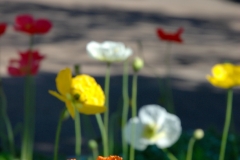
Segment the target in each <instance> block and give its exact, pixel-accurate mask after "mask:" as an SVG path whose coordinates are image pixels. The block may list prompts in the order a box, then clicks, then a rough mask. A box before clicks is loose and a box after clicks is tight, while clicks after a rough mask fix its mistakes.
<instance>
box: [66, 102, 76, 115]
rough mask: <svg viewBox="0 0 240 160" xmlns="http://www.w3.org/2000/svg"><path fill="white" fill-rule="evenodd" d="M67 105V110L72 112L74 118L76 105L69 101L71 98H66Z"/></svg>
mask: <svg viewBox="0 0 240 160" xmlns="http://www.w3.org/2000/svg"><path fill="white" fill-rule="evenodd" d="M65 105H66V107H67V110H68V112H69V113H70V115H71V117H72V118H74V117H75V110H74V106H73V105H72V102H71V101H69V100H66V101H65Z"/></svg>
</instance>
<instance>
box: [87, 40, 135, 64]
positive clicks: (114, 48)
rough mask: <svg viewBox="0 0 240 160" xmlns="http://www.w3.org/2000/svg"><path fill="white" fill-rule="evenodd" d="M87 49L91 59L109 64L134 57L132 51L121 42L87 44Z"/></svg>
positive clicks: (92, 42) (93, 42)
mask: <svg viewBox="0 0 240 160" xmlns="http://www.w3.org/2000/svg"><path fill="white" fill-rule="evenodd" d="M86 49H87V52H88V54H89V55H90V56H91V57H93V58H95V59H97V60H100V61H104V62H108V63H112V62H119V61H124V60H126V59H127V58H128V57H129V56H131V55H132V50H131V49H130V48H126V47H125V45H124V44H123V43H121V42H112V41H105V42H103V43H98V42H95V41H91V42H89V43H88V44H87V47H86Z"/></svg>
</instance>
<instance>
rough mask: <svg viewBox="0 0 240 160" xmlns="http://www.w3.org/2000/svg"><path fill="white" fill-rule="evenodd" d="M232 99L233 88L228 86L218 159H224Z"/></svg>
mask: <svg viewBox="0 0 240 160" xmlns="http://www.w3.org/2000/svg"><path fill="white" fill-rule="evenodd" d="M232 100H233V89H232V88H230V89H228V93H227V110H226V117H225V124H224V129H223V136H222V141H221V148H220V156H219V160H224V156H225V150H226V144H227V137H228V131H229V127H230V123H231V115H232Z"/></svg>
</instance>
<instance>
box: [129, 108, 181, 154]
mask: <svg viewBox="0 0 240 160" xmlns="http://www.w3.org/2000/svg"><path fill="white" fill-rule="evenodd" d="M181 132H182V127H181V122H180V119H179V118H178V117H177V116H175V115H173V114H170V113H168V112H167V111H166V110H165V109H164V108H163V107H161V106H159V105H154V104H152V105H145V106H143V107H142V108H141V109H140V110H139V113H138V117H134V118H131V119H130V120H129V121H128V123H127V125H126V126H125V128H124V137H125V140H126V141H127V142H128V143H129V144H131V145H133V147H134V148H135V149H137V150H145V149H146V148H147V146H148V145H153V144H155V145H156V146H157V147H158V148H162V149H163V148H168V147H170V146H172V145H173V144H174V143H175V142H176V141H177V140H178V139H179V137H180V135H181Z"/></svg>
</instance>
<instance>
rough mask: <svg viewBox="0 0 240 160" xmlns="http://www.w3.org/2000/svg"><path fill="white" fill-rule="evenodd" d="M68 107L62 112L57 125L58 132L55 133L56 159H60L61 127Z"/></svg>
mask: <svg viewBox="0 0 240 160" xmlns="http://www.w3.org/2000/svg"><path fill="white" fill-rule="evenodd" d="M65 111H66V108H64V109H63V111H62V112H61V115H60V118H59V121H58V125H57V132H56V135H55V144H54V158H53V159H54V160H58V146H59V138H60V133H61V128H62V122H63V119H64V114H65Z"/></svg>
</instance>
